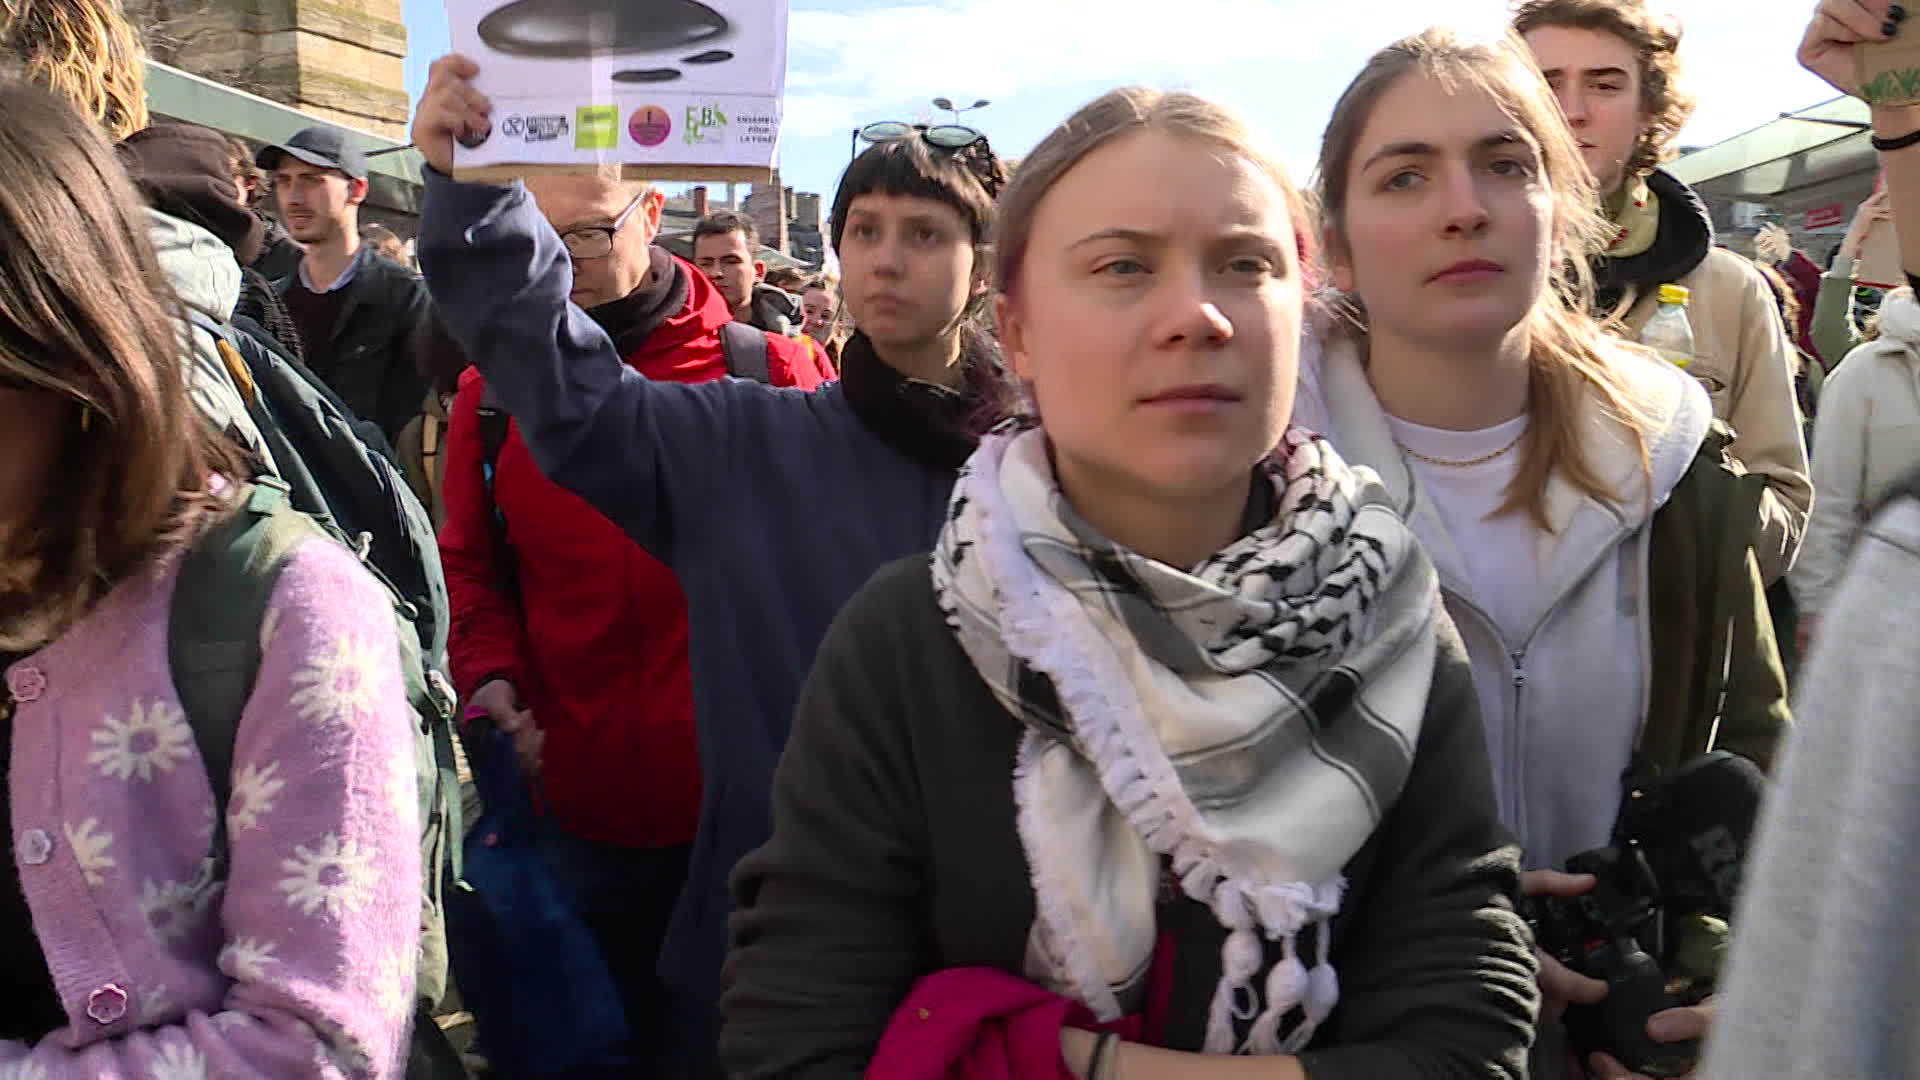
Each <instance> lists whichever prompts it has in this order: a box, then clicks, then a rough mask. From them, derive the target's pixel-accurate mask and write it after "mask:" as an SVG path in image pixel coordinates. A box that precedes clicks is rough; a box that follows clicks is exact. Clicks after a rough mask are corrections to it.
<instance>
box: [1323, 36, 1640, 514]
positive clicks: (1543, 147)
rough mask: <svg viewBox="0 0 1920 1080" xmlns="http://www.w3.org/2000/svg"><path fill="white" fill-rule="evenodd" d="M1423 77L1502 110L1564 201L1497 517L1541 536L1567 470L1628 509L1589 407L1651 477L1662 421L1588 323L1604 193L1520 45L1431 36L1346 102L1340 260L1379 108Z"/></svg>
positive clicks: (1613, 348) (1377, 69) (1534, 312)
mask: <svg viewBox="0 0 1920 1080" xmlns="http://www.w3.org/2000/svg"><path fill="white" fill-rule="evenodd" d="M1411 75H1423V76H1426V77H1427V78H1431V79H1433V80H1434V81H1436V82H1438V83H1440V84H1441V85H1442V86H1444V87H1446V88H1448V89H1449V90H1454V89H1456V88H1460V87H1465V88H1469V89H1472V90H1477V91H1479V92H1481V93H1483V94H1486V95H1487V96H1488V97H1490V98H1492V99H1493V100H1494V101H1495V102H1496V103H1497V104H1498V105H1499V107H1500V108H1501V110H1502V111H1504V112H1505V113H1506V114H1507V115H1508V116H1510V117H1511V118H1512V119H1513V121H1514V122H1515V123H1517V124H1519V125H1520V126H1521V127H1522V128H1524V129H1525V130H1526V132H1527V133H1528V134H1529V135H1530V136H1532V138H1533V139H1534V141H1535V142H1536V143H1538V144H1539V148H1540V157H1541V168H1542V172H1543V175H1544V177H1545V180H1546V182H1547V184H1548V185H1550V186H1551V187H1552V189H1553V204H1554V208H1553V222H1552V235H1553V240H1554V242H1553V252H1554V257H1555V259H1556V261H1557V262H1556V265H1555V267H1554V269H1553V272H1552V274H1551V275H1550V277H1549V279H1548V281H1547V283H1546V285H1545V286H1544V287H1543V288H1542V289H1541V291H1540V295H1539V296H1537V297H1536V298H1535V299H1534V303H1533V307H1532V309H1531V310H1529V311H1528V313H1527V316H1526V323H1527V331H1528V340H1529V342H1530V343H1531V348H1532V352H1531V354H1530V356H1529V367H1530V369H1531V377H1530V378H1529V379H1528V380H1527V413H1528V415H1529V416H1530V417H1531V418H1532V422H1531V423H1530V424H1529V425H1528V427H1527V433H1526V435H1525V437H1524V438H1523V439H1522V441H1521V444H1520V468H1519V470H1518V471H1517V472H1516V473H1515V474H1514V478H1513V482H1512V483H1511V484H1510V485H1509V486H1508V488H1507V497H1506V501H1505V502H1503V503H1502V504H1501V506H1500V508H1499V510H1497V511H1496V513H1510V512H1513V511H1516V510H1525V511H1526V512H1527V514H1528V515H1529V516H1530V517H1532V518H1533V520H1534V522H1535V523H1536V524H1538V525H1539V526H1540V527H1541V528H1543V529H1547V528H1551V526H1550V525H1549V523H1548V521H1547V515H1546V491H1547V481H1548V479H1549V478H1550V477H1551V476H1552V475H1553V473H1554V472H1555V471H1556V470H1558V471H1561V472H1563V473H1564V474H1565V475H1566V477H1567V480H1568V481H1569V482H1570V483H1572V484H1573V485H1574V486H1575V487H1576V488H1579V489H1580V490H1581V491H1583V492H1585V493H1586V494H1588V495H1591V496H1593V497H1594V498H1597V499H1601V500H1604V501H1609V502H1618V501H1619V499H1620V498H1621V493H1619V492H1616V491H1613V490H1611V489H1610V488H1609V487H1608V485H1607V484H1606V482H1605V481H1604V480H1602V479H1601V478H1600V476H1599V474H1598V473H1597V472H1596V471H1595V470H1594V467H1593V463H1592V462H1591V461H1589V460H1588V456H1587V452H1586V450H1585V449H1584V447H1583V446H1582V443H1581V432H1580V426H1579V425H1580V419H1581V415H1580V414H1581V404H1582V402H1583V401H1584V400H1585V399H1586V397H1587V395H1588V394H1589V392H1591V393H1593V394H1595V395H1596V396H1597V397H1598V398H1599V400H1600V404H1601V408H1602V409H1603V410H1604V412H1605V413H1606V414H1607V415H1609V416H1611V417H1612V418H1613V419H1615V420H1617V421H1619V422H1620V423H1621V424H1622V425H1623V426H1625V427H1626V429H1627V430H1628V432H1629V434H1630V435H1631V437H1632V440H1633V442H1634V444H1635V446H1636V447H1637V449H1638V450H1639V454H1640V460H1641V465H1642V468H1643V469H1644V470H1647V471H1650V470H1651V467H1652V466H1651V462H1650V460H1649V458H1648V451H1647V432H1648V430H1649V429H1650V428H1651V426H1652V421H1651V420H1650V419H1649V418H1648V416H1647V411H1646V408H1645V406H1644V405H1643V404H1642V402H1641V401H1640V399H1639V396H1638V395H1637V394H1636V393H1635V391H1634V388H1633V385H1632V383H1631V382H1629V381H1628V380H1627V379H1625V378H1623V377H1622V376H1621V373H1620V372H1619V371H1618V370H1616V368H1615V364H1616V363H1618V361H1617V360H1616V359H1615V357H1616V356H1619V355H1621V353H1622V350H1623V349H1628V350H1630V349H1631V348H1632V347H1631V346H1624V345H1623V344H1622V343H1619V342H1615V341H1612V340H1610V339H1609V338H1608V337H1607V334H1606V332H1605V331H1604V330H1603V329H1602V328H1601V326H1600V324H1599V323H1597V322H1595V321H1594V320H1593V318H1592V317H1591V316H1589V315H1587V314H1586V312H1587V310H1588V304H1589V302H1590V300H1591V297H1592V295H1593V271H1592V269H1591V266H1590V263H1589V259H1590V258H1591V257H1592V256H1593V255H1596V254H1598V253H1599V252H1600V251H1601V250H1603V248H1604V247H1605V244H1606V241H1607V239H1608V226H1607V224H1606V222H1605V221H1604V220H1603V219H1602V218H1601V217H1600V215H1599V212H1598V210H1597V209H1596V205H1597V204H1596V201H1595V198H1594V191H1593V181H1592V179H1591V177H1590V175H1589V174H1588V172H1587V167H1586V164H1585V163H1584V162H1583V161H1582V160H1581V158H1580V150H1579V146H1578V144H1576V143H1575V142H1574V139H1573V135H1572V133H1571V132H1570V131H1568V130H1567V126H1566V124H1565V123H1564V122H1563V121H1562V120H1561V118H1560V111H1559V106H1558V104H1557V103H1556V102H1555V101H1554V98H1553V94H1552V92H1551V90H1550V89H1549V88H1548V87H1547V84H1546V80H1545V79H1544V78H1542V77H1541V75H1540V69H1539V68H1538V66H1536V65H1535V64H1534V62H1533V58H1532V55H1531V54H1530V53H1529V52H1528V51H1527V49H1526V46H1525V45H1524V43H1522V42H1521V41H1520V39H1519V38H1518V37H1517V36H1515V35H1513V34H1511V33H1509V34H1508V35H1507V36H1506V37H1505V38H1504V39H1503V40H1501V41H1499V42H1498V43H1496V44H1490V45H1474V44H1469V43H1467V42H1466V41H1464V40H1462V39H1461V38H1460V37H1458V36H1457V35H1455V34H1454V33H1452V32H1451V31H1448V30H1442V29H1430V30H1427V31H1425V32H1423V33H1420V34H1416V35H1414V36H1413V37H1409V38H1403V39H1401V40H1400V41H1397V42H1395V43H1393V44H1392V45H1389V46H1387V47H1386V48H1385V49H1382V50H1380V51H1379V52H1377V53H1375V54H1374V55H1373V58H1372V59H1371V60H1369V61H1368V62H1367V65H1366V67H1364V68H1362V69H1361V71H1360V74H1359V75H1358V76H1356V77H1355V78H1354V80H1353V82H1352V83H1351V84H1350V85H1348V87H1347V89H1346V92H1345V93H1343V94H1341V95H1340V102H1339V104H1338V105H1336V106H1335V107H1334V110H1333V118H1332V119H1331V120H1330V121H1328V123H1327V130H1326V134H1325V136H1324V137H1323V139H1322V140H1321V146H1320V164H1319V168H1318V170H1317V172H1318V187H1319V201H1320V210H1321V214H1322V220H1323V222H1324V224H1325V229H1326V242H1327V245H1328V247H1329V248H1331V249H1334V250H1338V251H1342V252H1344V253H1346V254H1347V255H1348V256H1349V257H1351V251H1350V249H1348V248H1347V243H1346V239H1345V231H1344V220H1345V210H1346V205H1347V195H1348V185H1349V181H1350V179H1351V178H1350V176H1349V174H1350V172H1351V170H1352V168H1353V158H1354V154H1355V153H1356V152H1357V151H1358V149H1359V142H1360V135H1361V132H1363V131H1364V130H1365V129H1366V126H1367V121H1368V120H1369V119H1370V118H1371V117H1372V115H1373V110H1374V108H1375V107H1376V106H1377V105H1378V104H1379V102H1380V98H1381V97H1382V96H1383V95H1384V94H1385V93H1386V92H1387V90H1388V89H1390V88H1391V87H1392V86H1393V85H1394V84H1396V83H1398V82H1399V81H1400V80H1401V79H1404V78H1406V77H1408V76H1411ZM1342 299H1343V301H1344V305H1343V306H1345V307H1346V308H1347V309H1348V310H1349V312H1350V314H1351V315H1352V316H1353V324H1354V326H1355V328H1356V329H1357V330H1358V331H1359V332H1360V333H1361V334H1362V335H1363V337H1364V334H1365V332H1366V327H1365V310H1364V308H1363V307H1362V306H1361V305H1360V304H1359V302H1358V298H1357V297H1347V298H1342Z"/></svg>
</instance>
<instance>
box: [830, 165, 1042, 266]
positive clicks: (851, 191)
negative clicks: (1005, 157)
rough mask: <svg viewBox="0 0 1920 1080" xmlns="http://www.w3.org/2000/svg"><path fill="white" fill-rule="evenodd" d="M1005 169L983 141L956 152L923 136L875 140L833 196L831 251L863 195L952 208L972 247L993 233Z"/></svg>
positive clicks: (983, 242)
mask: <svg viewBox="0 0 1920 1080" xmlns="http://www.w3.org/2000/svg"><path fill="white" fill-rule="evenodd" d="M1006 182H1007V169H1006V166H1005V165H1002V164H1001V163H1000V158H999V157H998V156H997V155H995V154H994V152H993V150H992V148H991V147H989V146H988V145H987V143H986V141H985V140H981V141H980V142H976V143H974V144H973V145H971V146H966V147H962V148H961V149H958V150H946V149H941V148H938V147H934V146H931V145H929V144H928V143H927V141H926V140H925V139H921V138H917V137H916V138H907V139H895V140H892V141H889V142H883V143H875V144H874V145H872V146H869V147H868V148H867V149H866V151H865V152H864V153H862V154H861V155H860V156H859V157H857V158H855V159H853V164H851V165H849V166H847V171H846V172H845V173H844V174H842V175H841V177H840V187H839V190H837V191H835V192H834V195H833V219H832V221H831V223H830V228H831V230H832V232H833V247H834V250H836V251H838V250H839V249H840V240H841V238H842V237H844V236H845V235H846V231H847V214H848V213H849V212H850V211H851V210H852V209H853V200H855V199H857V198H859V197H860V196H862V195H904V196H909V197H912V198H919V199H930V200H932V201H934V202H938V203H945V204H946V205H948V206H951V207H953V209H954V212H956V213H958V214H959V215H960V220H962V221H964V222H966V223H967V230H968V231H969V232H970V233H971V234H972V236H973V242H974V244H976V245H985V244H986V242H987V237H988V236H989V235H991V234H992V232H993V219H994V199H995V198H996V197H998V196H999V194H1000V189H1001V188H1002V187H1004V186H1005V185H1006Z"/></svg>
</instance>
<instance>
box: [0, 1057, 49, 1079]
mask: <svg viewBox="0 0 1920 1080" xmlns="http://www.w3.org/2000/svg"><path fill="white" fill-rule="evenodd" d="M0 1080H48V1077H47V1067H46V1066H45V1065H42V1064H40V1063H39V1062H37V1061H15V1062H13V1063H11V1064H7V1065H0Z"/></svg>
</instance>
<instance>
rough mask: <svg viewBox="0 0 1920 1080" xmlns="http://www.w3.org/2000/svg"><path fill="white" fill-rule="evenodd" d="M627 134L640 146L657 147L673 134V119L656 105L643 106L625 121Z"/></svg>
mask: <svg viewBox="0 0 1920 1080" xmlns="http://www.w3.org/2000/svg"><path fill="white" fill-rule="evenodd" d="M627 134H629V135H631V136H633V141H634V142H637V143H639V144H640V145H641V146H659V145H660V144H661V143H663V142H666V141H667V136H669V135H671V134H673V117H671V116H669V115H667V110H665V109H663V108H661V107H660V106H658V105H644V106H641V107H640V108H638V109H635V110H633V115H632V116H631V117H629V118H628V119H627Z"/></svg>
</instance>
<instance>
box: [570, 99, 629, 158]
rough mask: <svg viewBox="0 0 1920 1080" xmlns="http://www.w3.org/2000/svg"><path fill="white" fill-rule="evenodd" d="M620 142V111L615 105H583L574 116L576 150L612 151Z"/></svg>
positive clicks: (574, 145) (575, 111)
mask: <svg viewBox="0 0 1920 1080" xmlns="http://www.w3.org/2000/svg"><path fill="white" fill-rule="evenodd" d="M619 140H620V109H619V107H618V106H615V105H582V106H580V108H578V109H576V110H574V114H573V148H574V149H575V150H611V149H613V148H614V147H615V146H616V145H618V144H619Z"/></svg>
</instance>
